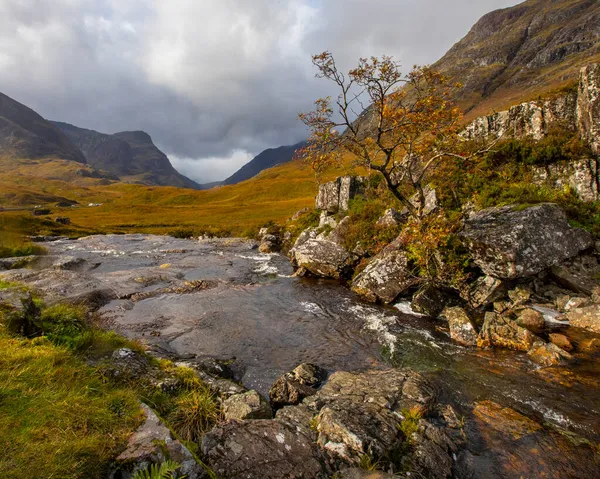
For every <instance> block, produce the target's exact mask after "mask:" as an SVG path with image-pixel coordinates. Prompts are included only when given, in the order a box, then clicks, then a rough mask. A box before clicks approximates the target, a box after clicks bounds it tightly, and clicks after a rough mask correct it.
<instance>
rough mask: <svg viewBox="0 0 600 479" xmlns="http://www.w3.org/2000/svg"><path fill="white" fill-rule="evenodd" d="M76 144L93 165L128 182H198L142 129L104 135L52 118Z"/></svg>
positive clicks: (182, 184)
mask: <svg viewBox="0 0 600 479" xmlns="http://www.w3.org/2000/svg"><path fill="white" fill-rule="evenodd" d="M52 123H53V124H54V125H56V126H57V127H58V128H60V129H61V130H62V131H63V132H64V133H65V134H66V135H67V137H68V138H69V140H71V142H72V143H73V144H75V145H77V146H78V147H79V148H80V149H81V151H82V152H83V154H84V155H85V158H86V159H87V161H88V163H89V164H90V165H91V166H93V167H94V168H97V169H100V170H103V171H106V172H108V173H111V174H113V175H117V176H118V177H119V178H120V179H121V180H123V181H126V182H129V183H140V184H146V185H158V186H177V187H180V188H194V189H198V188H199V187H200V185H198V184H197V183H196V182H194V181H192V180H190V179H189V178H186V177H185V176H183V175H182V174H180V173H178V172H177V170H175V168H173V166H172V165H171V162H170V161H169V158H167V156H166V155H165V154H164V153H163V152H162V151H160V150H159V149H158V148H157V147H156V146H155V145H154V143H153V142H152V138H150V135H148V134H147V133H145V132H143V131H124V132H120V133H115V134H113V135H107V134H105V133H99V132H97V131H94V130H87V129H85V128H79V127H77V126H74V125H70V124H68V123H62V122H52Z"/></svg>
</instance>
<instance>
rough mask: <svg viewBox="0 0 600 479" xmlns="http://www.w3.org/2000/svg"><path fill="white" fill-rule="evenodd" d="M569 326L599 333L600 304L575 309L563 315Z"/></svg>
mask: <svg viewBox="0 0 600 479" xmlns="http://www.w3.org/2000/svg"><path fill="white" fill-rule="evenodd" d="M565 319H567V320H568V321H569V324H570V325H571V326H574V327H576V328H581V329H587V330H589V331H593V332H595V333H600V304H593V305H591V306H586V307H584V308H576V309H574V310H572V311H569V312H568V313H567V314H566V315H565Z"/></svg>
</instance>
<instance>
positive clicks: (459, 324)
mask: <svg viewBox="0 0 600 479" xmlns="http://www.w3.org/2000/svg"><path fill="white" fill-rule="evenodd" d="M442 317H444V318H445V319H446V320H447V321H448V327H449V328H450V337H451V338H452V339H453V340H454V341H456V342H457V343H460V344H462V345H463V346H477V331H476V330H475V327H474V326H473V322H472V321H471V318H470V317H469V315H468V314H467V312H466V311H465V310H464V309H463V308H461V307H458V306H455V307H453V308H446V309H444V311H443V312H442Z"/></svg>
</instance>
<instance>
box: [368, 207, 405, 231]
mask: <svg viewBox="0 0 600 479" xmlns="http://www.w3.org/2000/svg"><path fill="white" fill-rule="evenodd" d="M405 219H406V216H403V215H401V214H400V212H398V211H397V210H395V209H394V208H389V209H387V210H385V212H384V213H383V215H381V218H379V219H378V220H377V223H375V224H376V225H377V226H387V227H393V226H398V225H399V224H401V223H403V222H404V221H405Z"/></svg>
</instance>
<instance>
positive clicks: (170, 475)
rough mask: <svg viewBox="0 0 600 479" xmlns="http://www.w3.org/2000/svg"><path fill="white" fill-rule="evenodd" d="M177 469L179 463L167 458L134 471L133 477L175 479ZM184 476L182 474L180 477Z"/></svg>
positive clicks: (182, 478)
mask: <svg viewBox="0 0 600 479" xmlns="http://www.w3.org/2000/svg"><path fill="white" fill-rule="evenodd" d="M177 469H179V464H177V463H176V462H173V461H170V460H168V461H165V462H163V463H162V464H152V465H150V467H149V468H147V469H144V470H143V471H138V472H136V473H135V475H134V476H133V479H176V477H177V475H176V474H175V473H176V472H177ZM184 478H185V476H182V477H181V478H180V479H184Z"/></svg>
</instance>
